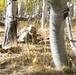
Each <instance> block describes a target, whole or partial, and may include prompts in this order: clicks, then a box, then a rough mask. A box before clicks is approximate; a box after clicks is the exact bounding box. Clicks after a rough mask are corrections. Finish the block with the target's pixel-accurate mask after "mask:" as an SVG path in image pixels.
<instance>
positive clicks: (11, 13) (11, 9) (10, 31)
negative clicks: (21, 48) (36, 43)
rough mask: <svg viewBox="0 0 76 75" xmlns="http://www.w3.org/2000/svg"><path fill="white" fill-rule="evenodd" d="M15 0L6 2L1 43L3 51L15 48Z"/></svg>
mask: <svg viewBox="0 0 76 75" xmlns="http://www.w3.org/2000/svg"><path fill="white" fill-rule="evenodd" d="M16 3H17V0H7V7H6V22H5V35H4V40H3V43H2V48H3V49H8V48H11V47H16V46H17V40H16V37H17V19H16V15H17V4H16Z"/></svg>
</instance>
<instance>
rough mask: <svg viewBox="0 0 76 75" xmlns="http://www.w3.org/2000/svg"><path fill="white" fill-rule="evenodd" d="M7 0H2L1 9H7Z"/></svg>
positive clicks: (0, 1)
mask: <svg viewBox="0 0 76 75" xmlns="http://www.w3.org/2000/svg"><path fill="white" fill-rule="evenodd" d="M5 6H6V0H0V10H5Z"/></svg>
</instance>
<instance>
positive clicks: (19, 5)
mask: <svg viewBox="0 0 76 75" xmlns="http://www.w3.org/2000/svg"><path fill="white" fill-rule="evenodd" d="M21 5H22V0H19V2H18V16H19V17H20V16H21Z"/></svg>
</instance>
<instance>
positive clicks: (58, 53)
mask: <svg viewBox="0 0 76 75" xmlns="http://www.w3.org/2000/svg"><path fill="white" fill-rule="evenodd" d="M49 2H50V4H51V9H50V44H51V52H52V56H53V60H54V64H55V66H56V68H57V69H58V70H60V69H62V67H63V66H68V59H67V53H66V49H65V44H64V21H65V18H66V14H65V13H66V10H67V0H49Z"/></svg>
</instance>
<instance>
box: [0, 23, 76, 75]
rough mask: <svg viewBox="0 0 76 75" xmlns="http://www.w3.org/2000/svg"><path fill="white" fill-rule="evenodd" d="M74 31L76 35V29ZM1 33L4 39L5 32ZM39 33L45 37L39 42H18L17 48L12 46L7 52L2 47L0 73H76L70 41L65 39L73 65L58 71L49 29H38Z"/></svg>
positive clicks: (28, 74)
mask: <svg viewBox="0 0 76 75" xmlns="http://www.w3.org/2000/svg"><path fill="white" fill-rule="evenodd" d="M22 24H23V25H21V26H19V27H18V28H19V29H20V28H22V27H24V26H25V24H26V22H23V23H22ZM33 24H34V22H33ZM74 28H75V26H74ZM72 31H73V35H74V36H75V30H72ZM0 34H1V35H0V41H2V38H3V33H0ZM37 34H40V35H41V37H42V38H43V39H44V41H42V42H40V43H39V44H32V43H31V44H25V43H24V44H23V43H18V47H17V48H11V49H9V50H7V51H6V52H5V51H4V50H3V49H1V48H0V75H76V68H75V67H76V56H74V55H73V53H72V50H71V48H70V44H69V41H68V40H67V39H65V43H66V49H67V52H68V54H69V58H70V59H71V60H72V61H71V62H72V65H73V66H72V68H68V67H63V71H57V70H56V69H55V66H54V64H53V60H52V55H51V50H50V46H49V39H46V38H47V37H49V29H48V28H45V29H43V30H41V29H38V33H37ZM74 39H75V38H74Z"/></svg>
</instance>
